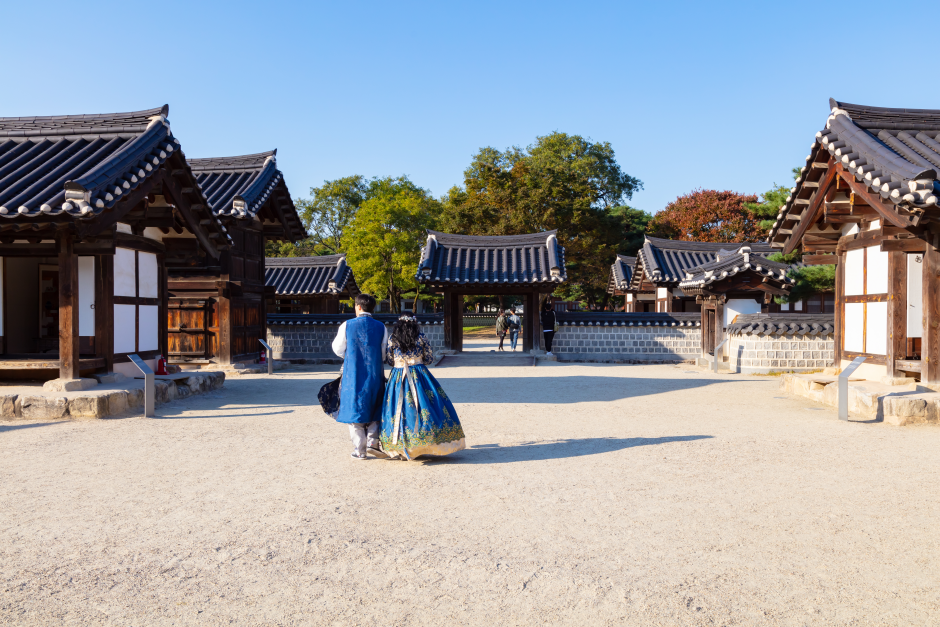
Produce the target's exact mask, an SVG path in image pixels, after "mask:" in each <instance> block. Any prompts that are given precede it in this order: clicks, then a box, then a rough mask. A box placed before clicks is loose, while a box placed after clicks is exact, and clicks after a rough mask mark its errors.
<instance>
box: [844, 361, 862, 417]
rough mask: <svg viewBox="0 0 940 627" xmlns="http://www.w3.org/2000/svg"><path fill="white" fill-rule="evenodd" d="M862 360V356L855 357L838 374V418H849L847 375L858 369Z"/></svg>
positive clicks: (849, 375)
mask: <svg viewBox="0 0 940 627" xmlns="http://www.w3.org/2000/svg"><path fill="white" fill-rule="evenodd" d="M863 361H865V358H864V357H856V358H855V359H853V360H852V363H850V364H849V365H848V366H846V367H845V370H843V371H842V373H841V374H840V375H839V420H848V419H849V377H851V376H852V374H853V373H854V372H855V371H856V370H858V367H859V366H861V365H862V362H863Z"/></svg>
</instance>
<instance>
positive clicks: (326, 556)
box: [0, 354, 940, 626]
mask: <svg viewBox="0 0 940 627" xmlns="http://www.w3.org/2000/svg"><path fill="white" fill-rule="evenodd" d="M461 359H462V360H465V361H464V362H462V363H465V364H466V365H458V361H457V360H461ZM491 360H492V358H491V357H487V356H486V355H481V354H477V355H467V356H461V357H449V358H447V359H446V360H445V361H444V363H442V364H441V367H439V368H435V369H434V370H433V372H434V374H435V375H436V376H437V377H438V378H439V379H440V380H441V381H442V383H443V385H444V387H445V389H446V390H447V392H448V393H449V394H450V396H451V398H452V399H453V400H454V402H455V404H456V407H457V409H458V411H459V413H460V418H461V420H462V422H463V425H464V429H465V431H466V433H467V437H468V441H469V444H470V445H471V448H469V449H468V450H466V451H463V452H460V453H458V454H455V455H453V456H451V457H449V458H445V459H442V460H438V461H430V462H426V463H408V462H390V461H382V460H369V461H366V462H356V461H353V460H351V459H350V457H349V450H350V445H349V442H348V436H347V430H346V428H345V427H344V426H340V425H337V424H336V423H334V422H332V421H331V420H330V419H329V418H327V417H326V416H324V415H323V413H322V412H321V411H320V409H319V407H318V406H317V405H316V392H317V390H318V389H319V386H320V385H322V384H323V383H324V382H325V381H327V380H328V379H330V378H332V377H334V376H335V372H336V370H335V368H333V367H321V368H319V370H317V369H314V368H310V369H307V370H304V371H301V370H297V371H285V372H281V373H278V374H276V375H275V376H274V377H267V376H261V375H259V376H249V377H244V378H241V379H235V380H230V381H227V382H226V384H225V388H226V389H225V390H224V391H223V392H221V393H215V394H212V395H209V396H198V397H193V398H191V399H187V400H185V401H179V402H176V403H173V404H170V405H166V406H163V407H162V408H160V409H159V410H158V413H159V414H161V416H160V417H159V418H158V419H143V418H126V419H117V420H103V421H94V422H62V423H29V422H5V423H0V443H2V449H0V452H2V454H0V473H2V477H3V481H2V485H0V529H2V535H0V578H2V587H0V590H2V597H0V623H2V624H5V625H122V626H132V625H133V626H145V625H147V626H149V625H188V624H199V625H229V624H231V625H442V624H458V625H464V624H466V625H549V624H553V625H554V624H563V625H620V624H636V625H647V624H653V625H678V624H683V625H882V624H884V625H929V624H938V621H940V618H938V617H940V587H938V582H940V564H938V558H940V524H938V520H940V487H938V485H940V484H938V480H937V478H938V477H940V428H937V427H933V426H926V427H904V428H896V427H890V426H887V425H884V424H862V423H848V424H846V423H843V422H839V421H838V420H837V419H836V416H835V412H834V411H831V410H829V409H817V408H814V407H812V406H811V405H810V404H808V403H806V402H804V401H802V400H797V399H781V398H776V397H779V396H781V395H780V393H779V392H778V391H777V380H776V379H768V378H760V377H748V376H729V375H721V376H716V375H712V374H710V373H707V372H700V371H694V372H693V371H691V370H690V369H689V368H684V367H675V366H618V365H587V364H585V365H560V364H541V365H539V366H538V367H534V368H533V367H532V366H531V365H527V364H529V363H530V360H526V359H524V358H509V359H504V360H503V361H501V362H500V365H497V366H495V367H494V366H487V361H491ZM511 364H515V365H511ZM931 617H933V618H931Z"/></svg>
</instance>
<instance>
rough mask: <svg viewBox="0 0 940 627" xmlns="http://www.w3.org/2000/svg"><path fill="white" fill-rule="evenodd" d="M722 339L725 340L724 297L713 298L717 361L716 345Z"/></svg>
mask: <svg viewBox="0 0 940 627" xmlns="http://www.w3.org/2000/svg"><path fill="white" fill-rule="evenodd" d="M723 339H725V297H724V296H718V297H716V298H715V359H718V345H719V344H721V341H722V340H723ZM722 350H724V349H722Z"/></svg>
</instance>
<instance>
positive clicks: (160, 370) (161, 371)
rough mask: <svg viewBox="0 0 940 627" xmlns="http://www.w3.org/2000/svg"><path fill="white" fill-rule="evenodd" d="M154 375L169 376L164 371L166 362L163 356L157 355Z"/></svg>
mask: <svg viewBox="0 0 940 627" xmlns="http://www.w3.org/2000/svg"><path fill="white" fill-rule="evenodd" d="M154 374H169V373H168V372H167V371H166V360H165V359H164V358H163V355H157V371H156V372H155V373H154Z"/></svg>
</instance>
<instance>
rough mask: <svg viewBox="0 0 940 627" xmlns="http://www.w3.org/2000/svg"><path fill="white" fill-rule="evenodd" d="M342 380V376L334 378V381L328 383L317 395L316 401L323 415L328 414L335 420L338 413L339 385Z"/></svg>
mask: <svg viewBox="0 0 940 627" xmlns="http://www.w3.org/2000/svg"><path fill="white" fill-rule="evenodd" d="M342 380H343V377H342V375H340V376H338V377H336V380H334V381H330V382H329V383H327V384H326V385H324V386H323V387H322V388H320V392H319V393H318V394H317V400H318V401H320V407H322V408H323V411H324V413H326V414H329V415H330V416H332V417H333V419H334V420H335V419H336V416H337V414H338V412H339V384H340V381H342Z"/></svg>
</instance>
